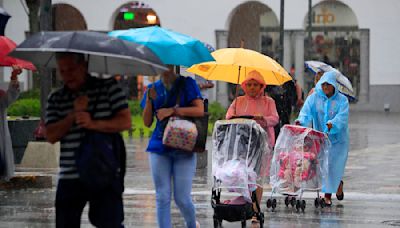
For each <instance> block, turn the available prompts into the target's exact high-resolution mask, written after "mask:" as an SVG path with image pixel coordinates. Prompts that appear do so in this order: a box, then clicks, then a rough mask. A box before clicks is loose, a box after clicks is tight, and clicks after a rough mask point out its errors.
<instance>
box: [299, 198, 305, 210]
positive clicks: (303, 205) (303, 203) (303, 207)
mask: <svg viewBox="0 0 400 228" xmlns="http://www.w3.org/2000/svg"><path fill="white" fill-rule="evenodd" d="M300 206H301V211H302V212H304V210H305V209H306V201H305V200H302V201H301V205H300Z"/></svg>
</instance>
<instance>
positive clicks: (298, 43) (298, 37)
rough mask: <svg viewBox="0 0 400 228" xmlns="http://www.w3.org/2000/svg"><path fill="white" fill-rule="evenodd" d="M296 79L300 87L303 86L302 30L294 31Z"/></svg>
mask: <svg viewBox="0 0 400 228" xmlns="http://www.w3.org/2000/svg"><path fill="white" fill-rule="evenodd" d="M294 40H295V41H294V45H295V58H294V61H295V68H296V72H295V75H296V79H297V82H298V83H299V85H300V86H301V88H304V86H305V85H304V32H303V31H296V32H295V33H294Z"/></svg>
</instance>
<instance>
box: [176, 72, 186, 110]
mask: <svg viewBox="0 0 400 228" xmlns="http://www.w3.org/2000/svg"><path fill="white" fill-rule="evenodd" d="M177 80H179V81H178V84H177V86H176V91H177V97H176V105H177V106H179V103H180V102H181V95H182V89H183V87H184V86H185V80H186V78H185V77H182V76H179V78H178V79H177Z"/></svg>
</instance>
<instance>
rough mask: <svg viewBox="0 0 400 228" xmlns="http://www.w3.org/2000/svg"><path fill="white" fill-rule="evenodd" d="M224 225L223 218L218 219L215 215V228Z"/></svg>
mask: <svg viewBox="0 0 400 228" xmlns="http://www.w3.org/2000/svg"><path fill="white" fill-rule="evenodd" d="M221 227H222V219H217V217H216V216H215V215H214V228H221Z"/></svg>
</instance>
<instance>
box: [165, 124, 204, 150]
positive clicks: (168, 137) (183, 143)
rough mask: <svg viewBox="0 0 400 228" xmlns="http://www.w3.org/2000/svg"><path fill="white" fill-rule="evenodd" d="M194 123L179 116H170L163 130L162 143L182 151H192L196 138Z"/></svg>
mask: <svg viewBox="0 0 400 228" xmlns="http://www.w3.org/2000/svg"><path fill="white" fill-rule="evenodd" d="M197 135H198V132H197V128H196V125H195V124H194V123H193V122H191V121H189V120H185V119H181V118H179V117H175V116H174V117H171V118H169V120H168V123H167V126H166V127H165V130H164V135H163V144H164V145H165V146H168V147H171V148H176V149H180V150H184V151H193V149H194V146H195V144H196V140H197Z"/></svg>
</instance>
